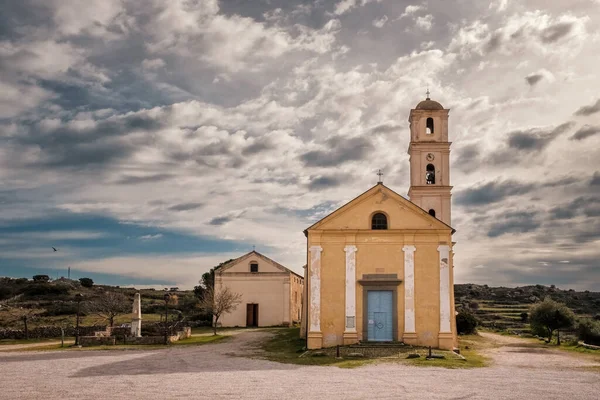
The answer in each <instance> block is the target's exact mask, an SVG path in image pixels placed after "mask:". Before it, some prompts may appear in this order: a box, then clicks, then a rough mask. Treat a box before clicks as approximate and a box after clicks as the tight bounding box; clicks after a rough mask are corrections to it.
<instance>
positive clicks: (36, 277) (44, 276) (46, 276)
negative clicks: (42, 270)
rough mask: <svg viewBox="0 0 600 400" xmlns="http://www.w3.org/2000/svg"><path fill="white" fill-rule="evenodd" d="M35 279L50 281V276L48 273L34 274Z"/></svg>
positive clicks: (35, 280) (36, 280) (37, 280)
mask: <svg viewBox="0 0 600 400" xmlns="http://www.w3.org/2000/svg"><path fill="white" fill-rule="evenodd" d="M33 281H34V282H49V281H50V277H49V276H48V275H34V276H33Z"/></svg>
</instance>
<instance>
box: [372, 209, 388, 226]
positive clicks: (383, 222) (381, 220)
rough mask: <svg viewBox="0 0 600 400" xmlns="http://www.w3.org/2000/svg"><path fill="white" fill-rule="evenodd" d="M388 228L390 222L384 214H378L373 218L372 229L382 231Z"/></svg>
mask: <svg viewBox="0 0 600 400" xmlns="http://www.w3.org/2000/svg"><path fill="white" fill-rule="evenodd" d="M387 228H388V221H387V217H386V216H385V214H384V213H376V214H375V215H373V218H371V229H375V230H381V229H387Z"/></svg>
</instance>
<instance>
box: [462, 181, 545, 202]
mask: <svg viewBox="0 0 600 400" xmlns="http://www.w3.org/2000/svg"><path fill="white" fill-rule="evenodd" d="M534 188H535V185H533V184H525V183H520V182H516V181H511V180H508V181H503V182H498V181H496V182H489V183H486V184H484V185H480V186H478V187H475V188H469V189H465V190H462V191H460V192H458V194H457V195H456V203H457V204H458V205H461V206H481V205H487V204H492V203H497V202H499V201H501V200H503V199H505V198H507V197H510V196H518V195H522V194H526V193H529V192H531V191H532V190H533V189H534Z"/></svg>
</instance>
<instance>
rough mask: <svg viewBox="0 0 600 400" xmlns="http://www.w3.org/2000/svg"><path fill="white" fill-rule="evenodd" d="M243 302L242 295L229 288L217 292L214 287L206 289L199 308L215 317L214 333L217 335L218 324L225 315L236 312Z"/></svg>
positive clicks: (225, 287)
mask: <svg viewBox="0 0 600 400" xmlns="http://www.w3.org/2000/svg"><path fill="white" fill-rule="evenodd" d="M241 302H242V295H241V294H240V293H234V292H232V291H231V290H230V289H229V288H228V287H227V286H224V287H222V288H221V289H220V290H215V288H214V286H209V287H207V288H206V289H205V291H204V295H203V297H202V299H201V300H200V303H199V304H198V308H200V309H202V310H204V312H206V313H208V314H211V315H212V316H213V333H214V334H215V335H216V334H217V324H218V322H219V318H221V316H222V315H223V314H229V313H230V312H232V311H235V309H236V308H237V306H238V305H239V304H240V303H241Z"/></svg>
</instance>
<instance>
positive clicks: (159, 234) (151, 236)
mask: <svg viewBox="0 0 600 400" xmlns="http://www.w3.org/2000/svg"><path fill="white" fill-rule="evenodd" d="M161 237H163V235H162V233H157V234H155V235H144V236H140V237H139V238H138V239H140V240H156V239H160V238H161Z"/></svg>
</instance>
